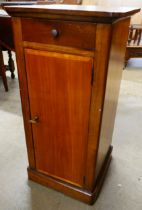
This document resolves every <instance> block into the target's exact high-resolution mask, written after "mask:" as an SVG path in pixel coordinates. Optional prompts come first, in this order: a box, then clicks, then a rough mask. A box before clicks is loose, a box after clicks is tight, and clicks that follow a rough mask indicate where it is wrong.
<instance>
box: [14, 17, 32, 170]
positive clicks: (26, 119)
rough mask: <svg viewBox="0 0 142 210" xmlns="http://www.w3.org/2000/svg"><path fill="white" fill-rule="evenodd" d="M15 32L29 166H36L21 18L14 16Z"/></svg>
mask: <svg viewBox="0 0 142 210" xmlns="http://www.w3.org/2000/svg"><path fill="white" fill-rule="evenodd" d="M12 22H13V32H14V43H15V50H16V61H17V66H18V78H19V86H20V95H21V102H22V112H23V119H24V128H25V135H26V144H27V152H28V159H29V166H30V167H31V168H35V157H34V145H33V139H32V130H31V125H30V124H29V119H30V108H29V97H28V89H27V78H26V71H25V63H24V53H23V46H22V31H21V20H20V18H12Z"/></svg>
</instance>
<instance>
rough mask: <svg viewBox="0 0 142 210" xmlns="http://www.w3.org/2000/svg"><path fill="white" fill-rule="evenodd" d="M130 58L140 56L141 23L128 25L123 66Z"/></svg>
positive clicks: (141, 46) (141, 53) (141, 43)
mask: <svg viewBox="0 0 142 210" xmlns="http://www.w3.org/2000/svg"><path fill="white" fill-rule="evenodd" d="M130 58H142V24H141V25H140V24H133V25H131V26H130V27H129V36H128V43H127V47H126V55H125V67H126V66H127V63H128V60H129V59H130Z"/></svg>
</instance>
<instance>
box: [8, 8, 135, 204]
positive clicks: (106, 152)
mask: <svg viewBox="0 0 142 210" xmlns="http://www.w3.org/2000/svg"><path fill="white" fill-rule="evenodd" d="M6 10H7V12H8V13H9V14H10V15H11V16H12V21H13V30H14V37H15V47H16V57H17V63H18V74H19V82H20V93H21V100H22V110H23V119H24V125H25V134H26V143H27V151H28V158H29V167H28V176H29V179H30V180H33V181H36V182H38V183H40V184H43V185H46V186H49V187H52V188H54V189H56V190H59V191H61V192H63V193H65V194H67V195H70V196H72V197H74V198H77V199H79V200H82V201H84V202H86V203H90V204H91V203H93V202H94V200H95V199H96V198H97V195H98V192H99V190H100V188H101V185H102V182H103V179H104V176H105V173H106V171H107V168H108V165H109V162H110V159H111V151H112V147H111V140H112V133H113V126H114V119H115V113H116V107H117V99H118V94H119V86H120V79H121V74H122V68H123V62H124V55H125V46H126V41H127V36H128V26H129V22H130V18H129V17H130V15H132V14H134V13H136V12H137V11H139V9H133V10H129V9H128V8H123V9H120V10H118V9H117V10H115V9H113V10H112V9H111V8H110V9H107V10H106V9H104V8H100V7H95V6H93V7H86V6H67V5H65V6H64V5H50V6H40V5H38V6H17V7H6ZM102 11H103V12H102ZM122 37H123V39H122Z"/></svg>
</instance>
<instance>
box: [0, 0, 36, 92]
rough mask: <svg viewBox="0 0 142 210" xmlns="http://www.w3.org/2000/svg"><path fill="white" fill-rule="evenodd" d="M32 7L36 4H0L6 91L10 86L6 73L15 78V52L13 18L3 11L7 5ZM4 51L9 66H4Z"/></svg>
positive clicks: (0, 66)
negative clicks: (13, 53) (13, 56)
mask: <svg viewBox="0 0 142 210" xmlns="http://www.w3.org/2000/svg"><path fill="white" fill-rule="evenodd" d="M25 4H26V5H31V4H35V2H33V1H32V2H31V1H30V2H26V1H18V2H17V1H14V2H13V1H11V2H0V8H1V9H0V59H1V61H0V75H1V76H2V80H3V83H4V87H5V90H6V91H8V84H7V78H6V72H5V71H10V72H11V78H12V79H14V78H15V74H14V70H15V66H14V60H13V58H12V51H15V48H14V40H13V30H12V20H11V17H10V16H9V15H8V14H7V13H6V12H5V11H4V10H3V6H5V5H10V6H12V5H25ZM3 51H7V53H8V64H7V65H4V58H3V53H2V52H3Z"/></svg>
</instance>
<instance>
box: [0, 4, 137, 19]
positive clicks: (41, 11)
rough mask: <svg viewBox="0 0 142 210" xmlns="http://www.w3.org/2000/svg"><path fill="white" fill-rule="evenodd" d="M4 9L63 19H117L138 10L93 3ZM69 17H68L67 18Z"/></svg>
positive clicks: (27, 15)
mask: <svg viewBox="0 0 142 210" xmlns="http://www.w3.org/2000/svg"><path fill="white" fill-rule="evenodd" d="M4 9H5V10H6V11H7V12H8V13H9V14H10V15H11V16H16V17H40V18H50V17H51V16H56V17H57V16H60V17H61V16H62V17H64V19H66V18H67V19H72V18H73V17H74V18H77V17H78V18H77V19H80V18H83V17H84V18H90V20H92V22H93V20H94V18H100V19H102V18H103V19H104V18H106V19H113V20H114V19H118V18H123V17H128V16H131V15H133V14H135V13H137V12H139V11H140V9H139V8H131V7H102V6H94V5H65V4H64V5H63V4H52V5H20V6H6V7H4ZM69 17H70V18H69Z"/></svg>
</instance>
